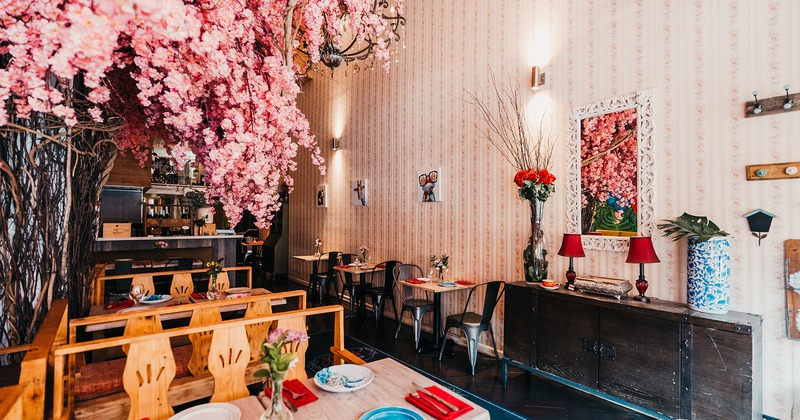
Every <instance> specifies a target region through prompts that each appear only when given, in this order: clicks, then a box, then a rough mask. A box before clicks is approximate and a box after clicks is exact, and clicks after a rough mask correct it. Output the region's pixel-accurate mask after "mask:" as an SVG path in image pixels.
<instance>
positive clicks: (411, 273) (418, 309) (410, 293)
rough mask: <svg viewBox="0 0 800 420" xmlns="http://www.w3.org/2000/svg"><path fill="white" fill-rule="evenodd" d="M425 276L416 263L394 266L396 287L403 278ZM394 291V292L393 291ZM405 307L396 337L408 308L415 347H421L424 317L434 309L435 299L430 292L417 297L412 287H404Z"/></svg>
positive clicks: (398, 322)
mask: <svg viewBox="0 0 800 420" xmlns="http://www.w3.org/2000/svg"><path fill="white" fill-rule="evenodd" d="M420 277H424V275H423V274H422V269H421V268H419V266H418V265H416V264H400V265H398V266H397V267H395V268H394V278H395V283H394V284H395V287H397V284H399V283H400V281H402V280H410V279H413V278H420ZM393 293H394V292H393ZM401 296H402V299H403V307H402V309H401V310H400V316H399V317H398V318H397V330H396V331H395V332H394V339H395V340H397V336H398V335H399V334H400V326H402V325H403V312H405V311H406V310H408V311H410V312H411V320H412V321H413V322H414V348H415V349H419V335H420V332H421V331H422V317H423V316H425V314H426V313H427V312H431V311H433V309H434V306H433V301H431V300H430V299H429V298H428V293H427V292H425V299H415V298H414V289H412V288H411V287H405V286H404V287H403V288H402V295H401Z"/></svg>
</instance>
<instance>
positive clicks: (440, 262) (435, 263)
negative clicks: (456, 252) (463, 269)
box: [431, 254, 450, 280]
mask: <svg viewBox="0 0 800 420" xmlns="http://www.w3.org/2000/svg"><path fill="white" fill-rule="evenodd" d="M449 262H450V257H448V256H447V254H442V256H441V257H437V256H436V255H431V267H433V268H434V269H435V270H436V271H437V272H438V273H437V275H438V276H439V279H440V280H441V279H442V278H444V272H445V271H446V270H447V264H448V263H449Z"/></svg>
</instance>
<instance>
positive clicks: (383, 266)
mask: <svg viewBox="0 0 800 420" xmlns="http://www.w3.org/2000/svg"><path fill="white" fill-rule="evenodd" d="M378 268H386V264H378Z"/></svg>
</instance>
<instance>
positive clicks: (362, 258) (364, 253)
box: [358, 245, 369, 261]
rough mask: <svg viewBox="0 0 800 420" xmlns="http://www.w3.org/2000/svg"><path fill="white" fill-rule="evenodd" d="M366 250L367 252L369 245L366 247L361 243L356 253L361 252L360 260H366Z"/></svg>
mask: <svg viewBox="0 0 800 420" xmlns="http://www.w3.org/2000/svg"><path fill="white" fill-rule="evenodd" d="M368 252H369V247H367V246H366V245H361V246H360V247H359V248H358V253H359V254H361V260H362V261H366V260H367V253H368Z"/></svg>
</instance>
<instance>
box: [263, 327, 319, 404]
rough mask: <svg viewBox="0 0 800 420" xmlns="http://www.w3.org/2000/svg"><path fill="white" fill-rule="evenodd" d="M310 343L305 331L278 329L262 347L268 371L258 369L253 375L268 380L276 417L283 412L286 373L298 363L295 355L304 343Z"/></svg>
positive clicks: (271, 333)
mask: <svg viewBox="0 0 800 420" xmlns="http://www.w3.org/2000/svg"><path fill="white" fill-rule="evenodd" d="M306 341H308V334H306V332H305V331H298V330H284V329H281V328H278V329H276V330H273V331H272V332H270V333H269V336H268V337H267V339H266V340H264V343H263V344H262V345H261V348H262V352H263V354H264V357H262V358H261V361H262V362H264V363H265V364H266V369H258V370H256V371H255V372H254V373H253V376H255V377H256V378H266V379H267V380H269V385H270V387H271V388H272V406H271V407H268V409H271V413H272V414H273V415H274V417H280V416H279V415H277V414H278V413H280V412H281V411H282V407H283V400H282V393H283V378H284V376H285V375H286V372H288V371H289V369H290V368H291V367H292V366H294V365H295V363H297V357H296V356H295V353H296V352H297V350H298V349H299V348H300V345H301V344H302V343H305V342H306Z"/></svg>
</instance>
